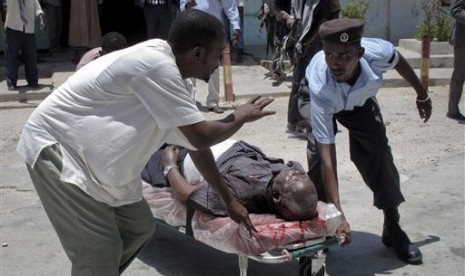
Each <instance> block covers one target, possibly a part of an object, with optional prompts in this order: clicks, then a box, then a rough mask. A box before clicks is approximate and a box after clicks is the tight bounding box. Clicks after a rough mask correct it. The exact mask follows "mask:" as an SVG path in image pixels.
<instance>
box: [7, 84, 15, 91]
mask: <svg viewBox="0 0 465 276" xmlns="http://www.w3.org/2000/svg"><path fill="white" fill-rule="evenodd" d="M14 90H16V86H14V85H10V86H8V91H14Z"/></svg>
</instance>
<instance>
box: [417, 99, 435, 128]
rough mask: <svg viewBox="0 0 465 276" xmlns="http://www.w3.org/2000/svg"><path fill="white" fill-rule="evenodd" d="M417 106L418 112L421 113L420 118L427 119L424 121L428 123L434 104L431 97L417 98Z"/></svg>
mask: <svg viewBox="0 0 465 276" xmlns="http://www.w3.org/2000/svg"><path fill="white" fill-rule="evenodd" d="M417 108H418V113H419V114H420V118H421V119H425V120H424V121H423V123H426V122H427V121H428V120H429V118H430V117H431V113H432V111H433V105H432V103H431V99H430V97H429V96H427V97H426V98H424V99H418V98H417Z"/></svg>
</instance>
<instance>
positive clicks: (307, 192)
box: [271, 161, 318, 221]
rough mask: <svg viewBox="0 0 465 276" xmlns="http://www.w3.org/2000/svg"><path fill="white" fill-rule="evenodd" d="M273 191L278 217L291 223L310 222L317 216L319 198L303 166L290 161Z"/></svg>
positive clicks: (275, 181)
mask: <svg viewBox="0 0 465 276" xmlns="http://www.w3.org/2000/svg"><path fill="white" fill-rule="evenodd" d="M272 185H273V186H272V187H271V191H272V197H273V202H274V204H275V210H276V213H277V215H279V216H280V217H281V218H283V219H285V220H289V221H295V220H300V221H302V220H310V219H313V218H314V217H315V216H316V215H317V210H316V206H317V203H318V197H317V193H316V188H315V185H314V184H313V182H312V181H311V180H310V178H309V177H308V175H307V173H306V172H305V170H304V169H303V167H302V165H300V164H299V163H298V162H295V161H294V162H292V161H289V162H288V163H287V167H286V168H284V169H283V170H282V171H281V172H280V173H279V174H278V175H277V176H276V177H275V179H274V181H273V183H272Z"/></svg>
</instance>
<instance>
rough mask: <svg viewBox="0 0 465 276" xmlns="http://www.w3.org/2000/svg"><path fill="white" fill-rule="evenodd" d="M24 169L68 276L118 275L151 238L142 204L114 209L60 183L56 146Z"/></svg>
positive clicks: (148, 217)
mask: <svg viewBox="0 0 465 276" xmlns="http://www.w3.org/2000/svg"><path fill="white" fill-rule="evenodd" d="M27 168H28V170H29V174H30V176H31V179H32V182H33V184H34V186H35V188H36V190H37V193H38V195H39V197H40V200H41V201H42V204H43V206H44V209H45V212H46V213H47V216H48V217H49V219H50V221H51V223H52V225H53V227H54V228H55V231H56V232H57V234H58V237H59V239H60V241H61V244H62V246H63V248H64V250H65V252H66V254H67V255H68V258H69V259H70V260H71V262H72V271H71V275H73V276H90V275H93V276H97V275H98V276H107V275H108V276H110V275H111V276H114V275H120V274H121V273H122V272H123V271H124V269H126V268H127V267H128V265H129V264H130V263H131V261H132V260H134V258H135V257H136V255H137V253H138V252H139V251H141V250H142V249H143V248H144V247H145V245H147V244H148V242H149V241H150V239H151V238H152V236H153V232H154V230H155V228H154V221H153V216H152V213H151V211H150V208H149V206H148V204H147V202H146V201H145V200H142V201H139V202H136V203H133V204H128V205H124V206H120V207H112V206H109V205H107V204H105V203H102V202H99V201H96V200H94V199H93V198H92V197H90V196H89V195H87V194H86V193H84V192H83V191H82V190H81V189H80V188H79V187H77V186H75V185H73V184H70V183H66V182H63V181H61V180H60V172H61V169H62V155H61V151H60V147H59V145H58V144H55V145H52V146H50V147H47V148H45V149H43V150H42V152H41V154H40V156H39V158H38V160H37V162H36V163H35V165H34V168H31V167H30V166H29V165H28V166H27Z"/></svg>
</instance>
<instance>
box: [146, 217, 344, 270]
mask: <svg viewBox="0 0 465 276" xmlns="http://www.w3.org/2000/svg"><path fill="white" fill-rule="evenodd" d="M154 220H155V222H156V223H158V224H160V225H163V226H167V227H169V228H172V229H176V230H177V231H179V232H181V233H183V234H185V235H187V234H186V227H184V226H179V227H178V226H172V225H169V224H167V223H166V222H165V221H164V220H161V219H158V218H154ZM188 236H190V235H188ZM191 237H192V236H191ZM192 238H193V237H192ZM343 242H344V238H343V237H337V236H335V235H333V236H329V237H321V238H316V239H309V240H305V241H300V242H295V243H292V244H289V245H286V246H284V247H282V248H276V249H275V250H273V252H271V251H270V252H265V253H262V254H260V255H257V256H251V255H246V254H238V257H239V271H240V276H247V269H248V260H249V259H252V260H254V261H257V262H260V263H265V264H281V263H286V262H290V261H292V260H298V261H299V266H300V269H299V275H300V276H323V275H325V260H326V254H324V253H323V251H324V250H326V249H328V248H330V247H333V246H336V245H339V244H341V243H343ZM272 253H274V254H272Z"/></svg>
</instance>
